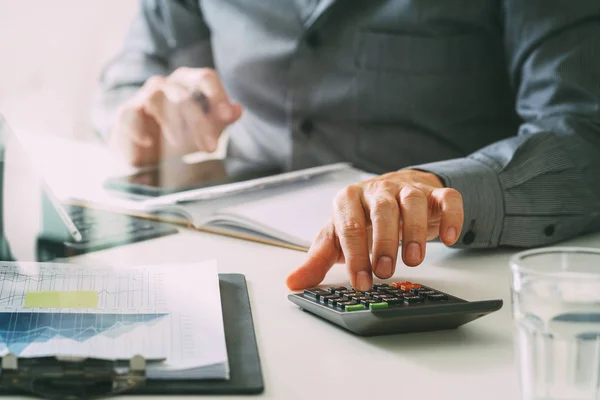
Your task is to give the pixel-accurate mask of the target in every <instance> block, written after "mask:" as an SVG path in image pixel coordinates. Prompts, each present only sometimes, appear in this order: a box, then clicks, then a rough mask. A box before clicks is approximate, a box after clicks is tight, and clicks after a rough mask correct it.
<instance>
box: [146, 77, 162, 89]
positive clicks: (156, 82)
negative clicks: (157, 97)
mask: <svg viewBox="0 0 600 400" xmlns="http://www.w3.org/2000/svg"><path fill="white" fill-rule="evenodd" d="M164 82H165V78H164V77H163V76H160V75H153V76H151V77H150V78H148V79H147V80H146V83H145V85H144V86H146V87H150V88H152V87H158V86H161V85H162V84H163V83H164Z"/></svg>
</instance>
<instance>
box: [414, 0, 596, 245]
mask: <svg viewBox="0 0 600 400" xmlns="http://www.w3.org/2000/svg"><path fill="white" fill-rule="evenodd" d="M504 28H505V33H504V35H505V37H504V39H505V45H506V50H507V58H508V67H509V72H510V77H511V80H512V85H513V87H514V88H515V93H516V107H517V112H518V114H519V116H520V117H521V118H522V120H523V123H522V125H521V126H520V129H519V132H518V133H516V136H513V137H510V138H508V139H506V140H503V141H499V142H496V143H493V144H490V145H489V146H487V147H485V148H483V149H481V150H479V151H477V152H475V153H473V154H471V155H469V156H467V157H465V158H462V159H454V160H447V161H442V162H434V163H430V164H426V165H419V166H413V167H411V168H412V169H418V170H423V171H428V172H431V173H434V174H436V175H438V176H439V177H440V178H441V179H442V180H443V181H444V183H445V185H446V186H447V187H452V188H455V189H457V190H458V191H459V192H460V193H461V195H462V196H463V201H464V208H465V209H464V211H465V219H464V226H463V230H462V232H461V235H460V238H459V240H458V242H457V244H456V247H469V248H492V247H498V246H511V247H513V246H514V247H534V246H543V245H549V244H552V243H555V242H559V241H562V240H566V239H570V238H573V237H575V236H578V235H581V234H584V233H588V232H591V231H595V230H598V229H600V40H599V38H600V2H599V1H598V0H577V1H568V0H527V1H523V0H505V1H504ZM483 134H484V133H483Z"/></svg>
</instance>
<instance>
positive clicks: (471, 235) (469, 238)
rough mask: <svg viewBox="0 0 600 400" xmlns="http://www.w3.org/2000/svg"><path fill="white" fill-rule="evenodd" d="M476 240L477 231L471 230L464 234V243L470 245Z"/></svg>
mask: <svg viewBox="0 0 600 400" xmlns="http://www.w3.org/2000/svg"><path fill="white" fill-rule="evenodd" d="M474 241H475V232H473V231H469V232H467V233H465V236H463V243H464V244H466V245H469V244H471V243H473V242H474Z"/></svg>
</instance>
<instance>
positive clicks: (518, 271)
mask: <svg viewBox="0 0 600 400" xmlns="http://www.w3.org/2000/svg"><path fill="white" fill-rule="evenodd" d="M510 266H511V271H512V311H513V319H514V322H515V326H516V333H515V335H516V338H515V339H516V355H517V360H518V373H519V380H520V392H521V399H522V400H600V249H592V248H578V247H551V248H544V249H536V250H529V251H523V252H520V253H517V254H516V255H514V256H513V257H512V258H511V260H510Z"/></svg>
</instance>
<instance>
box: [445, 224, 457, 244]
mask: <svg viewBox="0 0 600 400" xmlns="http://www.w3.org/2000/svg"><path fill="white" fill-rule="evenodd" d="M446 240H447V241H449V242H454V241H455V240H456V228H455V227H453V226H451V227H450V228H448V229H447V230H446Z"/></svg>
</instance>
